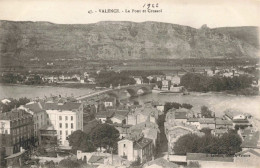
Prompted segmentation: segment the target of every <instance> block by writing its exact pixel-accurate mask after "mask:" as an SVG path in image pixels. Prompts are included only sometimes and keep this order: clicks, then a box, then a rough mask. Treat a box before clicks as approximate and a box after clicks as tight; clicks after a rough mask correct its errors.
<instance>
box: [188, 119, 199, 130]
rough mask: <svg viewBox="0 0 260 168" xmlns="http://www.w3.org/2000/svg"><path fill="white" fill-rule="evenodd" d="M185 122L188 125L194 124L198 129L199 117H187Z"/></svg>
mask: <svg viewBox="0 0 260 168" xmlns="http://www.w3.org/2000/svg"><path fill="white" fill-rule="evenodd" d="M187 124H188V125H193V126H195V127H196V128H197V129H198V128H199V126H200V123H199V118H188V119H187Z"/></svg>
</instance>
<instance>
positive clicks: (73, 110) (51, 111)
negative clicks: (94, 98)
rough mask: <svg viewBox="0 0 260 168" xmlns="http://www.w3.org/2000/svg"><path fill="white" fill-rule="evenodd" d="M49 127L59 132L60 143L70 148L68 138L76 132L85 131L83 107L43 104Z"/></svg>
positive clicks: (64, 104)
mask: <svg viewBox="0 0 260 168" xmlns="http://www.w3.org/2000/svg"><path fill="white" fill-rule="evenodd" d="M42 107H43V109H44V110H46V113H47V114H48V118H49V125H50V126H53V129H54V130H56V131H57V138H58V143H59V144H60V145H62V146H69V143H68V140H67V137H68V136H69V135H70V134H71V133H72V132H73V131H76V130H82V131H83V105H82V104H81V103H74V102H60V101H58V102H43V103H42Z"/></svg>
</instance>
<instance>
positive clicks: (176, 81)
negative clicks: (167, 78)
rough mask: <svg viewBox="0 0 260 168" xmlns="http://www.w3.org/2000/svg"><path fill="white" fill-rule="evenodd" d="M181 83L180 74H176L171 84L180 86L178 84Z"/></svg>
mask: <svg viewBox="0 0 260 168" xmlns="http://www.w3.org/2000/svg"><path fill="white" fill-rule="evenodd" d="M180 83H181V78H180V77H179V76H177V75H175V76H173V77H172V79H171V84H172V85H173V86H175V85H176V86H178V85H180Z"/></svg>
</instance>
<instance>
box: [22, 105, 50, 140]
mask: <svg viewBox="0 0 260 168" xmlns="http://www.w3.org/2000/svg"><path fill="white" fill-rule="evenodd" d="M20 108H21V109H24V110H26V111H27V112H28V113H30V114H32V115H33V121H34V137H35V139H36V140H38V139H39V131H40V129H42V128H44V127H46V125H49V124H50V121H49V118H48V114H47V113H46V111H45V110H44V109H43V108H42V105H41V103H40V102H30V103H27V104H26V105H25V106H23V107H20Z"/></svg>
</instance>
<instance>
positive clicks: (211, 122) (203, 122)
mask: <svg viewBox="0 0 260 168" xmlns="http://www.w3.org/2000/svg"><path fill="white" fill-rule="evenodd" d="M199 123H200V125H199V127H198V129H199V130H201V129H203V128H209V129H215V128H216V127H215V126H216V121H215V118H199Z"/></svg>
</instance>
